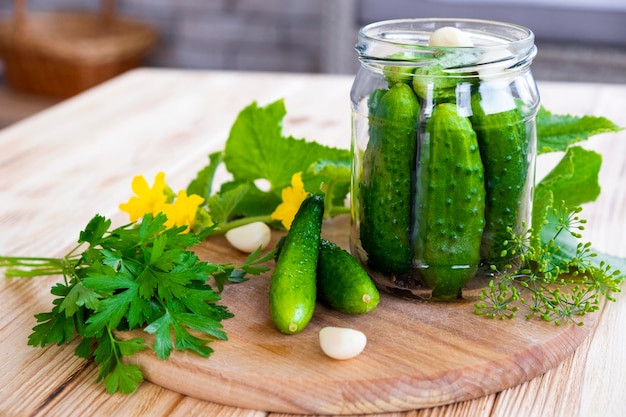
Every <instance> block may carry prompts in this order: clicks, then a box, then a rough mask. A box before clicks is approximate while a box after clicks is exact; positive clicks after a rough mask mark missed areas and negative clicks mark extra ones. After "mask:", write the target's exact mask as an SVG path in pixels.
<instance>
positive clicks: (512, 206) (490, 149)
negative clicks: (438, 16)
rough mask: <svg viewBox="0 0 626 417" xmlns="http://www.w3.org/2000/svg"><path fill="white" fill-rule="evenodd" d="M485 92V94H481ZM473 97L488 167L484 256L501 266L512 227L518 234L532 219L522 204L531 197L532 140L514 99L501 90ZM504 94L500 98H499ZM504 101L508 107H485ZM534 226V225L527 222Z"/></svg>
mask: <svg viewBox="0 0 626 417" xmlns="http://www.w3.org/2000/svg"><path fill="white" fill-rule="evenodd" d="M481 93H482V94H481ZM481 93H476V94H474V95H473V96H472V116H471V118H470V120H471V121H472V125H473V127H474V130H475V131H476V134H477V136H478V145H479V148H480V153H481V157H482V159H483V164H484V166H485V188H486V191H487V196H486V208H485V210H486V218H485V220H486V223H485V231H484V233H483V242H482V248H481V256H482V257H483V259H484V260H485V262H487V263H489V264H494V265H496V266H498V267H501V266H502V265H500V264H503V263H507V262H508V260H507V259H502V258H501V257H500V253H501V251H502V249H503V248H504V246H503V244H504V242H505V241H507V240H508V239H510V237H511V233H510V231H509V230H507V229H508V228H509V227H511V228H512V229H513V230H514V231H515V232H516V233H517V234H521V233H523V232H524V230H522V229H523V223H524V221H529V220H530V218H529V216H528V214H529V213H526V214H524V211H522V210H520V207H523V206H525V205H524V204H522V199H524V198H528V199H529V201H528V204H527V205H528V206H529V205H530V198H531V197H530V194H529V192H528V191H527V180H528V174H529V166H530V162H529V159H528V158H529V155H528V151H529V142H528V134H527V133H526V123H525V121H524V116H523V115H522V112H521V111H520V110H519V109H518V108H517V107H515V102H514V101H513V98H512V97H510V96H508V100H506V99H507V97H503V98H502V97H501V95H502V94H508V93H506V92H503V91H501V90H500V91H499V90H484V89H481ZM499 97H500V98H499ZM498 100H499V102H501V103H504V104H505V105H506V106H507V107H508V110H504V111H498V109H497V108H496V109H495V110H490V114H487V112H486V111H485V108H487V106H490V107H493V106H494V105H496V106H497V105H498ZM526 227H530V225H529V224H528V225H526Z"/></svg>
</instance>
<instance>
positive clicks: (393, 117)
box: [359, 83, 420, 274]
mask: <svg viewBox="0 0 626 417" xmlns="http://www.w3.org/2000/svg"><path fill="white" fill-rule="evenodd" d="M376 94H379V93H376ZM372 103H375V104H376V106H372V105H370V108H371V114H370V118H369V136H370V137H369V142H368V144H367V148H366V149H365V152H364V155H363V166H362V176H361V182H360V186H359V193H360V194H361V196H360V201H361V203H362V207H361V210H362V217H361V219H360V235H359V236H360V240H361V246H362V248H363V250H364V251H365V252H366V253H367V256H368V258H367V263H368V266H369V267H370V268H372V269H374V270H377V271H379V272H382V273H384V274H399V273H402V272H405V271H407V270H408V269H409V268H410V267H411V264H412V256H413V253H412V252H413V251H412V249H411V241H410V237H411V236H410V234H411V226H412V224H411V223H412V222H411V216H410V213H411V204H412V199H411V194H412V176H413V173H414V172H415V169H414V167H415V151H416V146H417V145H416V143H417V126H418V121H419V114H420V106H419V102H418V100H417V97H416V96H415V93H414V92H413V90H412V89H411V87H409V86H408V85H406V84H401V83H400V84H395V85H393V86H392V87H391V88H390V89H389V91H387V92H386V93H384V95H383V96H382V97H380V98H376V100H372ZM374 107H375V108H374Z"/></svg>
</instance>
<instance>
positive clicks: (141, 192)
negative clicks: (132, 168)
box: [119, 172, 167, 222]
mask: <svg viewBox="0 0 626 417" xmlns="http://www.w3.org/2000/svg"><path fill="white" fill-rule="evenodd" d="M131 188H132V190H133V192H134V193H135V196H133V197H131V198H130V199H129V200H128V202H126V203H122V204H120V206H119V207H120V210H122V211H124V212H126V213H128V214H129V215H130V221H131V222H134V221H137V220H138V219H139V218H141V217H143V216H144V214H146V213H152V214H153V215H156V214H157V213H159V212H160V211H161V209H162V208H163V205H165V203H166V201H167V196H166V194H165V190H166V188H167V185H166V184H165V173H163V172H159V173H158V174H157V175H156V176H155V177H154V185H153V186H152V188H150V186H149V185H148V182H147V181H146V179H145V178H144V177H143V176H142V175H138V176H136V177H135V178H133V182H132V184H131Z"/></svg>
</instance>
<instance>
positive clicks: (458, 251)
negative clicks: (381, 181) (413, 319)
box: [414, 103, 485, 300]
mask: <svg viewBox="0 0 626 417" xmlns="http://www.w3.org/2000/svg"><path fill="white" fill-rule="evenodd" d="M417 174H418V177H417V187H416V188H417V189H416V200H417V201H416V205H415V206H416V215H415V222H416V224H415V229H414V230H415V258H416V259H417V260H418V261H421V263H422V266H423V269H420V271H421V274H422V276H423V278H424V280H425V281H426V283H427V285H428V286H429V287H431V288H432V289H433V292H432V296H433V298H436V299H441V300H446V299H457V298H458V297H459V296H460V295H461V289H462V287H463V285H465V284H466V283H467V282H468V281H469V280H470V279H471V278H472V277H473V276H474V275H475V273H476V270H477V267H478V263H479V261H480V242H481V237H482V232H483V228H484V226H485V220H484V211H485V185H484V168H483V164H482V161H481V159H480V153H479V150H478V141H477V139H476V133H475V132H474V130H473V129H472V125H471V123H470V121H469V118H467V117H463V116H460V115H459V114H458V111H457V106H456V105H455V104H452V103H443V104H439V105H437V106H436V107H435V108H434V110H433V113H432V116H431V117H430V119H429V120H428V121H427V122H426V131H425V133H424V136H423V143H422V145H421V150H420V159H419V166H418V173H417Z"/></svg>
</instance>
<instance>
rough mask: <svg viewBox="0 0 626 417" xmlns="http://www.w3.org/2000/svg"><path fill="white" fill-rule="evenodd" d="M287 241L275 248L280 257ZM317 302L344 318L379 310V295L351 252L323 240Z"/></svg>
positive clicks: (283, 240) (319, 263)
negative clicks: (342, 315)
mask: <svg viewBox="0 0 626 417" xmlns="http://www.w3.org/2000/svg"><path fill="white" fill-rule="evenodd" d="M284 244H285V237H284V236H283V237H282V238H280V240H279V241H278V243H277V244H276V252H275V253H274V259H278V258H279V257H280V253H281V251H282V249H283V246H284ZM317 299H318V300H319V301H321V302H323V303H325V304H327V305H328V306H330V307H332V308H334V309H335V310H337V311H340V312H342V313H345V314H365V313H368V312H370V311H372V310H374V309H376V307H377V306H378V303H379V301H380V293H379V292H378V289H377V288H376V286H375V285H374V282H373V281H372V280H371V278H370V277H369V275H368V274H367V272H366V271H365V269H363V267H362V266H361V264H360V263H359V262H358V261H357V260H356V258H354V257H353V256H352V255H351V254H350V253H349V252H347V251H346V250H344V249H342V248H341V247H339V246H337V245H336V244H334V243H333V242H330V241H328V240H326V239H323V238H322V239H320V251H319V256H318V258H317Z"/></svg>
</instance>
